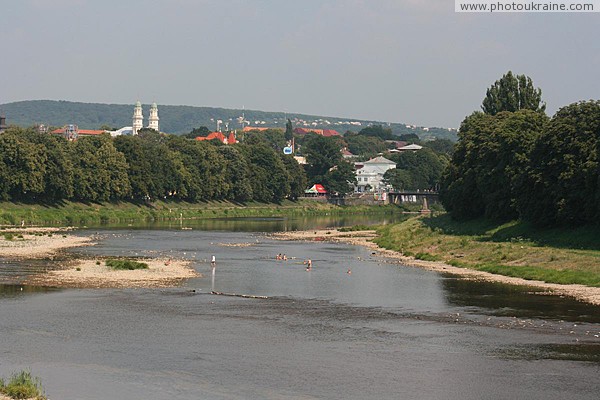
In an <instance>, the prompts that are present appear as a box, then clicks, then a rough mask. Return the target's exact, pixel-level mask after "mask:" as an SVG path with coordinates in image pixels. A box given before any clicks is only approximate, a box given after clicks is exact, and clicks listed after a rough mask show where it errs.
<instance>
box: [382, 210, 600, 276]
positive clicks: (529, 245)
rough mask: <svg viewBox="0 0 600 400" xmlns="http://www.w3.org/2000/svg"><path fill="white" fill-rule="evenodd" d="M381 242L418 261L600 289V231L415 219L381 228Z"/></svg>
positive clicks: (443, 218) (430, 218) (519, 223)
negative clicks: (441, 262) (544, 228)
mask: <svg viewBox="0 0 600 400" xmlns="http://www.w3.org/2000/svg"><path fill="white" fill-rule="evenodd" d="M378 233H379V235H380V236H379V238H378V239H377V240H376V243H377V244H378V245H379V246H381V247H384V248H387V249H391V250H396V251H400V252H402V253H404V254H405V255H409V256H414V257H415V258H417V259H422V260H429V261H443V262H445V263H447V264H450V265H454V266H457V267H464V268H471V269H476V270H481V271H486V272H491V273H495V274H501V275H506V276H513V277H518V278H523V279H528V280H541V281H545V282H549V283H560V284H571V283H576V284H582V285H587V286H596V287H600V241H599V240H598V238H599V237H600V229H598V228H591V227H584V228H577V229H569V230H567V229H551V230H539V229H534V228H533V227H531V226H530V225H528V224H525V223H522V222H510V223H507V224H502V225H498V224H495V223H493V222H490V221H485V220H476V221H468V222H456V221H453V220H452V219H451V218H450V217H449V216H448V215H440V216H436V217H425V218H422V217H418V218H411V219H409V220H407V221H405V222H402V223H399V224H394V225H387V226H383V227H381V228H379V229H378Z"/></svg>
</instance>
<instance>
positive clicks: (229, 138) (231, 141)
mask: <svg viewBox="0 0 600 400" xmlns="http://www.w3.org/2000/svg"><path fill="white" fill-rule="evenodd" d="M234 143H237V140H235V135H234V134H233V132H230V133H229V137H228V138H227V144H234Z"/></svg>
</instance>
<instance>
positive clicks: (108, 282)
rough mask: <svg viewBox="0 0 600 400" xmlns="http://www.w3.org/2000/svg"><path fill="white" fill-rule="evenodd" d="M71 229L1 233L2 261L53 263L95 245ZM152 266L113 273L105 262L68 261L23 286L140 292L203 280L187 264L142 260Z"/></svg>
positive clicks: (27, 281)
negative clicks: (64, 252) (74, 250)
mask: <svg viewBox="0 0 600 400" xmlns="http://www.w3.org/2000/svg"><path fill="white" fill-rule="evenodd" d="M70 231H71V229H69V228H11V229H3V230H2V231H0V257H3V258H12V259H19V260H27V259H36V258H37V259H40V258H42V259H43V258H46V259H53V258H54V257H55V256H56V255H57V253H59V252H60V251H62V250H64V249H67V248H71V247H80V246H92V245H94V244H95V243H94V238H93V237H92V236H76V235H72V234H70V233H69V232H70ZM138 261H143V262H145V263H147V264H148V269H143V270H133V271H130V270H113V269H111V268H109V267H107V266H106V265H105V260H104V259H101V258H98V259H87V260H86V259H77V260H70V261H64V263H63V265H62V268H61V269H56V270H49V271H46V272H44V273H41V274H36V275H32V276H30V277H28V278H27V279H26V280H25V281H24V282H23V284H25V285H35V286H51V287H72V288H108V287H111V288H140V287H170V286H177V285H179V284H180V283H181V282H183V281H184V280H185V279H189V278H192V277H197V276H200V275H199V274H198V273H197V272H196V271H195V270H194V269H193V268H192V267H191V265H190V262H188V261H184V260H170V259H138Z"/></svg>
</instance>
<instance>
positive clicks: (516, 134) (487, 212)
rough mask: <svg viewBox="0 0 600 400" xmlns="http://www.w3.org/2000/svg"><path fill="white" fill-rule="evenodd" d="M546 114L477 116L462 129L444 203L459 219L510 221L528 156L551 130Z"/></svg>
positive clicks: (443, 190) (447, 177) (445, 179)
mask: <svg viewBox="0 0 600 400" xmlns="http://www.w3.org/2000/svg"><path fill="white" fill-rule="evenodd" d="M547 121H548V118H547V117H546V116H545V114H543V113H538V112H534V111H530V110H520V111H517V112H514V113H509V112H503V113H499V114H497V115H495V116H492V115H488V114H483V113H481V112H475V113H473V114H472V115H470V116H469V117H467V118H465V120H464V121H463V123H462V124H461V129H460V139H459V142H458V143H457V145H456V146H455V151H454V154H453V156H452V160H451V161H450V165H449V167H448V168H447V169H446V171H445V173H444V177H443V178H442V185H441V190H440V199H441V201H442V203H443V204H444V207H445V208H446V210H448V211H450V212H451V213H452V215H453V216H454V217H456V218H460V219H468V218H478V217H481V216H485V217H487V218H492V219H499V220H509V219H513V218H515V217H517V216H518V214H517V209H516V207H515V204H514V198H515V196H516V195H517V193H518V192H519V191H520V190H522V184H521V181H522V178H521V174H522V173H523V171H525V169H526V167H527V165H528V162H529V153H530V151H531V148H532V146H533V144H534V143H535V141H536V140H537V139H538V137H539V136H540V134H541V132H542V131H543V129H544V128H545V126H546V124H547Z"/></svg>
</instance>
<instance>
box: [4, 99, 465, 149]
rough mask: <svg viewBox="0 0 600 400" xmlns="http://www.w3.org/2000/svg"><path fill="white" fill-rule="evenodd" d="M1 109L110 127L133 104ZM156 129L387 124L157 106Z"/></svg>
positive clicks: (445, 132) (20, 119) (22, 119)
mask: <svg viewBox="0 0 600 400" xmlns="http://www.w3.org/2000/svg"><path fill="white" fill-rule="evenodd" d="M143 107H144V117H145V119H144V124H146V123H147V121H148V119H147V118H148V110H149V109H150V106H149V105H144V106H143ZM0 112H1V113H4V114H5V115H6V119H7V123H8V124H9V125H18V126H24V127H26V126H32V125H37V124H45V125H48V126H56V127H60V126H64V125H66V124H77V125H78V126H79V128H80V129H98V128H100V127H101V126H103V125H108V126H110V127H113V128H121V127H123V126H131V117H132V115H133V104H99V103H79V102H71V101H63V100H61V101H56V100H28V101H18V102H13V103H6V104H1V105H0ZM158 113H159V117H160V129H161V131H163V132H167V133H174V134H183V133H188V132H190V131H191V130H192V129H194V128H198V127H200V126H206V127H208V128H209V129H214V128H215V126H216V121H218V120H221V121H223V125H222V126H223V127H225V124H229V128H231V129H237V128H239V127H240V122H239V121H240V117H241V116H242V113H243V114H244V116H245V119H246V121H247V122H246V124H248V123H249V124H250V125H251V126H265V127H281V128H285V123H286V120H287V118H289V119H291V120H292V123H293V125H294V127H313V128H321V129H323V128H325V129H335V130H337V131H338V132H340V133H344V132H346V131H347V130H352V131H354V132H358V131H359V130H361V129H362V128H364V127H366V126H369V125H386V126H387V125H388V123H386V122H381V121H368V120H356V119H349V118H339V117H323V116H317V115H305V114H294V113H283V112H270V111H257V110H239V109H227V108H214V107H193V106H173V105H160V104H159V106H158ZM389 127H390V128H392V132H393V133H394V134H397V135H400V134H405V133H415V134H417V135H418V136H419V137H420V138H421V139H433V138H445V139H450V140H453V141H455V140H456V130H455V129H448V128H427V127H418V126H414V125H407V124H401V123H391V124H389Z"/></svg>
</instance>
